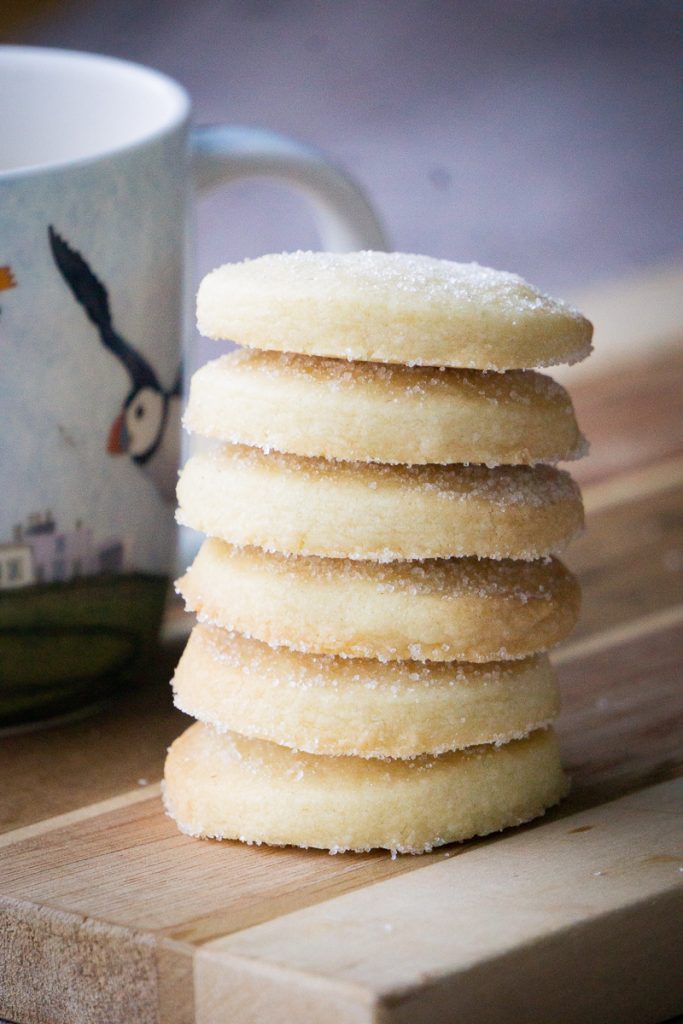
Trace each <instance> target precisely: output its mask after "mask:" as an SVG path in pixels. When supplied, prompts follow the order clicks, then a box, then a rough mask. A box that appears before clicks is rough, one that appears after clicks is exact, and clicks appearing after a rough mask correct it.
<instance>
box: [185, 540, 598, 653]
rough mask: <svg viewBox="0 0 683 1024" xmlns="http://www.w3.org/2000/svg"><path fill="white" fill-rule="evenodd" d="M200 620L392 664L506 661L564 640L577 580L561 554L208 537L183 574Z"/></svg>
mask: <svg viewBox="0 0 683 1024" xmlns="http://www.w3.org/2000/svg"><path fill="white" fill-rule="evenodd" d="M177 588H178V591H179V593H181V594H182V596H183V597H184V598H185V601H186V603H187V607H188V608H189V609H190V610H191V611H194V612H197V615H198V617H199V620H200V621H202V622H208V623H211V624H213V625H218V626H222V627H223V628H225V629H230V630H233V631H235V632H238V633H243V634H245V635H247V636H251V637H253V638H255V639H257V640H263V641H265V642H266V643H269V644H273V645H275V646H285V647H291V648H292V649H293V650H299V651H303V652H304V653H305V652H307V651H310V652H313V653H319V654H341V655H344V656H346V657H351V658H379V659H380V660H383V661H384V660H386V661H394V660H402V659H412V660H414V661H476V662H481V661H507V660H510V659H515V658H526V657H528V656H529V655H530V654H536V653H537V652H539V651H544V650H547V649H548V648H549V647H552V646H553V645H554V644H557V643H559V642H560V640H563V639H564V638H565V636H567V634H568V633H569V632H570V630H571V629H572V627H573V625H574V623H575V621H576V618H577V615H578V609H579V588H578V584H577V583H576V580H575V579H574V577H573V576H572V575H571V573H570V572H569V571H568V570H567V569H566V568H565V567H564V566H563V565H562V563H561V562H558V561H557V560H556V559H548V560H547V561H544V560H540V561H536V562H512V561H509V560H503V561H499V562H497V561H492V560H491V559H476V558H452V559H431V560H428V561H424V562H389V563H387V564H385V565H382V564H380V563H377V562H353V561H350V560H349V559H345V558H341V559H337V558H317V557H315V556H309V557H305V556H303V555H302V556H293V555H290V556H286V555H278V554H268V553H266V552H264V551H261V550H260V549H259V548H237V547H233V546H231V545H230V544H226V543H225V542H224V541H221V540H216V539H209V540H206V541H204V543H203V544H202V546H201V548H200V550H199V553H198V554H197V557H196V558H195V560H194V562H193V564H192V565H191V566H190V568H189V569H188V571H187V573H186V574H185V576H183V577H182V579H180V580H179V581H178V583H177Z"/></svg>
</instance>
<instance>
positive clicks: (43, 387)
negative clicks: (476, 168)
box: [0, 47, 383, 726]
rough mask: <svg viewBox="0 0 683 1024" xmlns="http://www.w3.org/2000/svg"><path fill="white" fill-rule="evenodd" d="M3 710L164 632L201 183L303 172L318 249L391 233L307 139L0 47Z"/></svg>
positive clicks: (4, 720)
mask: <svg viewBox="0 0 683 1024" xmlns="http://www.w3.org/2000/svg"><path fill="white" fill-rule="evenodd" d="M0 95H2V97H3V102H2V107H1V109H0V414H1V417H2V424H3V427H2V432H1V433H0V726H13V725H15V724H17V723H20V722H27V721H36V720H44V719H46V718H50V717H54V716H60V715H63V714H65V713H70V712H72V711H73V710H74V709H75V708H77V707H80V706H82V705H83V704H86V703H93V702H97V701H99V700H100V699H101V698H102V697H103V696H104V695H105V694H108V693H110V692H111V691H112V690H115V689H116V688H118V687H120V686H122V685H123V684H124V683H125V682H126V681H128V680H130V679H132V678H134V676H135V674H136V672H137V671H138V670H139V667H140V664H141V659H143V658H144V657H145V655H147V654H148V653H149V651H150V649H151V648H152V647H153V645H154V642H155V640H156V637H157V635H158V631H159V625H160V621H161V616H162V612H163V606H164V598H165V593H166V587H167V582H168V577H169V573H170V571H171V568H172V565H173V554H174V548H175V527H174V522H173V503H174V488H175V481H176V473H177V467H178V453H179V417H180V407H181V400H182V382H181V370H180V366H181V340H182V338H183V337H184V336H188V334H189V332H188V330H187V327H188V325H189V310H190V305H189V302H188V295H187V288H186V282H187V280H188V273H187V270H188V264H187V256H186V253H187V250H188V246H187V223H188V219H189V218H188V210H189V205H190V204H189V200H190V195H191V191H192V185H196V186H198V187H199V189H207V188H212V187H214V186H216V185H218V184H220V183H223V182H226V181H231V180H234V179H237V178H243V177H246V176H252V175H268V176H273V177H278V178H280V179H284V180H285V181H287V182H289V183H291V184H292V185H293V186H295V187H297V188H299V189H303V190H304V192H306V193H307V195H308V196H309V197H310V199H311V201H312V203H313V207H314V210H315V213H316V218H317V224H318V228H319V232H320V236H321V242H322V248H326V249H331V250H337V251H343V250H347V249H360V248H375V249H376V248H383V237H382V232H381V229H380V227H379V225H378V222H377V220H376V218H375V216H374V214H373V212H372V210H371V208H370V207H369V205H368V203H367V201H366V200H365V198H364V197H363V195H362V194H361V193H360V192H359V191H358V189H357V188H356V186H355V185H353V183H352V182H351V181H350V180H349V179H348V178H347V177H346V176H345V175H344V174H343V173H341V172H340V171H339V170H337V169H336V168H334V167H333V166H331V165H330V164H329V163H328V162H327V161H326V160H325V159H324V157H323V156H321V154H319V153H318V152H316V151H315V150H313V149H311V148H309V147H307V146H304V145H302V144H300V143H297V142H294V141H292V140H290V139H287V138H284V137H281V136H278V135H275V134H273V133H270V132H267V131H265V130H261V129H256V128H243V127H229V126H212V127H204V128H198V129H194V130H191V129H190V128H189V119H190V101H189V98H188V96H187V94H186V93H185V91H184V90H183V89H182V88H181V87H180V86H179V85H178V84H176V83H175V82H173V81H171V80H170V79H168V78H166V77H165V76H163V75H161V74H159V73H157V72H155V71H152V70H150V69H148V68H144V67H140V66H137V65H134V64H129V63H126V62H123V61H119V60H114V59H111V58H108V57H101V56H96V55H92V54H82V53H72V52H68V51H60V50H48V49H34V48H25V47H0Z"/></svg>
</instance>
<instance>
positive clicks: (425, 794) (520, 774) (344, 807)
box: [164, 722, 567, 853]
mask: <svg viewBox="0 0 683 1024" xmlns="http://www.w3.org/2000/svg"><path fill="white" fill-rule="evenodd" d="M566 791H567V782H566V778H565V776H564V773H563V771H562V768H561V765H560V759H559V752H558V746H557V740H556V738H555V734H554V733H553V731H552V730H550V729H549V730H538V731H536V732H534V733H532V734H531V735H530V736H528V737H526V739H522V740H513V741H512V742H510V743H507V744H505V745H504V746H501V747H496V746H479V747H471V748H469V749H467V750H461V751H455V752H451V753H448V754H441V755H439V756H436V757H432V756H423V757H419V758H416V759H415V760H413V761H398V760H394V761H381V760H367V759H363V758H359V757H322V756H320V755H317V754H304V753H301V752H297V751H293V750H290V749H288V748H286V747H280V746H277V745H276V744H274V743H269V742H267V741H265V740H253V739H247V738H246V737H244V736H240V735H238V734H237V733H224V734H218V733H216V732H214V730H213V729H211V728H210V727H209V726H206V725H203V724H202V723H199V722H198V723H196V724H195V725H192V726H190V728H189V729H187V730H186V731H185V732H184V733H183V734H182V735H181V736H179V737H178V739H177V740H176V741H175V742H174V743H173V745H172V746H171V748H170V750H169V753H168V757H167V759H166V768H165V783H164V799H165V802H166V808H167V810H168V813H169V814H170V815H171V817H172V818H174V819H175V821H176V822H177V823H178V825H179V827H180V829H181V830H182V831H183V832H186V833H188V834H189V835H193V836H202V837H208V838H215V839H240V840H241V841H242V842H247V843H268V844H270V845H273V846H304V847H308V846H312V847H317V848H320V849H327V850H330V851H331V852H333V853H341V852H343V851H346V850H356V851H361V850H371V849H374V848H377V847H380V848H384V849H388V850H392V851H396V852H398V853H424V852H426V851H428V850H431V849H432V848H433V847H436V846H443V845H444V844H446V843H452V842H457V841H460V840H463V839H469V838H471V837H472V836H476V835H487V834H488V833H490V832H497V831H500V830H501V829H503V828H507V827H509V826H511V825H520V824H522V822H525V821H529V820H530V819H531V818H535V817H537V816H538V815H540V814H543V812H544V811H545V810H546V808H548V807H550V806H552V805H553V804H555V803H557V802H558V800H560V799H561V798H562V797H563V796H564V795H565V793H566Z"/></svg>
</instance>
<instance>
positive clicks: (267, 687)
mask: <svg viewBox="0 0 683 1024" xmlns="http://www.w3.org/2000/svg"><path fill="white" fill-rule="evenodd" d="M173 690H174V696H175V704H176V707H177V708H180V710H181V711H184V712H185V713H186V714H188V715H191V716H192V717H193V718H198V719H199V720H200V721H202V722H205V723H207V724H208V725H211V726H213V728H214V729H216V731H217V732H228V731H230V732H237V733H240V734H241V735H243V736H251V737H254V738H256V739H262V740H269V741H271V742H273V743H278V744H280V745H281V746H285V747H293V748H296V749H298V750H304V751H308V752H309V753H312V754H327V755H339V754H346V755H349V754H351V755H354V756H357V757H400V758H411V757H415V756H417V755H418V754H423V753H431V754H440V753H443V752H444V751H447V750H457V749H460V748H462V747H469V746H473V745H476V744H481V743H496V744H501V743H507V742H508V741H509V740H512V739H519V738H520V737H522V736H526V735H528V733H530V732H533V731H534V730H535V729H538V728H541V727H543V726H547V725H548V724H549V723H550V722H551V721H552V720H553V719H554V718H555V717H556V715H557V713H558V710H559V695H558V689H557V683H556V680H555V675H554V672H553V670H552V668H551V666H550V662H549V660H548V658H547V656H546V655H537V656H535V657H532V658H526V659H524V660H522V661H505V662H490V663H488V664H486V665H473V664H470V663H468V662H422V663H421V662H415V661H392V662H387V663H385V664H383V663H382V662H380V661H376V660H373V659H363V658H354V659H348V658H347V659H344V658H337V657H334V656H332V655H314V654H300V653H298V652H296V651H290V650H288V649H287V648H286V647H278V648H271V647H268V645H267V644H264V643H260V642H259V641H258V640H248V639H247V638H246V637H243V636H240V635H239V634H238V633H229V632H228V631H227V630H224V629H219V628H217V627H215V626H201V625H198V626H195V628H194V630H193V631H192V634H191V636H190V639H189V641H188V644H187V647H186V648H185V651H184V652H183V655H182V657H181V659H180V663H179V665H178V667H177V669H176V672H175V677H174V679H173Z"/></svg>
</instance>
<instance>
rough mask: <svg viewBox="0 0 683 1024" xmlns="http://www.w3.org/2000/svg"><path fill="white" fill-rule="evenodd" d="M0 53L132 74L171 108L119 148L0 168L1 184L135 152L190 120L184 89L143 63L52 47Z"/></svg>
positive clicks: (4, 47)
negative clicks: (164, 97) (166, 97)
mask: <svg viewBox="0 0 683 1024" xmlns="http://www.w3.org/2000/svg"><path fill="white" fill-rule="evenodd" d="M3 53H11V54H13V55H16V56H24V55H25V56H27V57H31V58H34V59H40V58H41V57H49V58H55V57H56V58H58V59H60V58H64V59H72V60H77V61H81V62H83V63H84V64H91V65H93V64H94V65H99V66H102V67H105V66H106V67H108V68H110V69H114V70H117V71H119V72H123V73H127V74H129V75H130V74H134V75H136V76H137V77H139V78H140V79H141V80H142V79H143V78H147V79H148V80H150V81H152V82H153V83H154V84H156V85H157V86H161V87H162V88H163V89H164V90H166V92H167V93H168V94H169V96H170V97H171V99H172V100H174V105H173V109H172V111H171V113H170V114H169V115H167V116H166V117H164V118H163V120H161V121H160V123H159V125H158V126H157V127H156V128H154V129H152V130H150V131H148V132H147V133H145V134H144V135H141V136H140V137H138V138H135V139H133V140H132V141H129V142H124V143H121V144H119V145H112V146H110V147H107V148H100V149H98V150H97V151H96V152H94V153H92V154H88V155H87V156H81V157H73V158H71V159H68V158H67V159H62V160H54V161H49V162H41V163H36V164H26V165H25V166H22V167H13V168H10V169H9V170H2V169H0V184H1V183H3V182H8V181H16V180H19V179H23V178H31V177H36V176H38V175H42V174H52V173H54V172H55V171H64V170H68V169H71V168H80V167H86V166H89V165H94V164H97V163H100V162H103V161H107V160H110V159H111V158H112V157H115V156H119V155H122V154H125V153H129V152H134V151H135V150H139V149H142V148H144V147H145V146H148V145H150V144H151V143H155V142H157V141H158V140H160V139H162V138H164V137H165V136H167V135H171V134H172V133H173V132H175V131H176V130H178V129H179V128H181V127H183V126H184V125H186V124H187V123H188V121H189V118H190V110H191V100H190V96H189V94H188V92H187V90H186V89H185V88H184V87H183V86H182V85H180V83H179V82H176V81H175V79H173V78H171V77H170V76H169V75H166V74H164V72H163V71H157V70H156V69H155V68H150V67H148V66H147V65H145V64H139V63H137V62H135V61H129V60H123V59H122V58H120V57H111V56H109V55H107V54H100V53H91V52H88V51H86V50H71V49H62V48H61V47H52V46H14V45H2V46H0V57H2V54H3Z"/></svg>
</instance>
